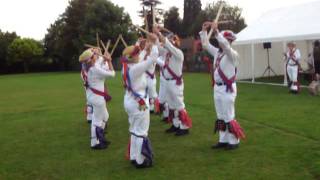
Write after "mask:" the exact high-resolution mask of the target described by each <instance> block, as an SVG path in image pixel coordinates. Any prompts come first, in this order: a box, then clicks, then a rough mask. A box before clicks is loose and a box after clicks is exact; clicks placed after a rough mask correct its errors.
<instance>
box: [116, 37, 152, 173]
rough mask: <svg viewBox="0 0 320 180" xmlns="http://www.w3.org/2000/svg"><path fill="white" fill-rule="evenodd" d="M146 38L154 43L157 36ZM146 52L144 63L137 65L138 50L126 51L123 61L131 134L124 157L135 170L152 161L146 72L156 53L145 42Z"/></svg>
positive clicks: (129, 48)
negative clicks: (128, 159) (147, 53)
mask: <svg viewBox="0 0 320 180" xmlns="http://www.w3.org/2000/svg"><path fill="white" fill-rule="evenodd" d="M149 38H150V39H151V40H152V42H154V40H155V38H156V36H155V35H150V37H149ZM146 49H151V50H150V55H149V56H148V58H147V60H145V61H139V54H140V48H139V46H129V47H127V48H126V49H124V51H123V57H122V63H123V67H122V75H123V82H124V86H125V88H126V93H125V96H124V108H125V111H126V112H127V114H128V116H129V124H130V127H129V131H130V133H131V137H130V143H129V146H128V154H127V156H128V158H130V160H131V163H132V164H133V165H135V166H136V167H137V168H147V167H151V166H152V159H153V154H152V150H151V144H150V140H149V139H148V131H149V124H150V113H149V110H148V108H149V103H148V94H147V78H146V73H145V72H146V71H147V69H149V68H150V67H151V66H152V65H153V64H154V63H155V62H156V60H157V57H158V50H157V48H156V46H154V45H153V44H152V43H151V42H147V44H146Z"/></svg>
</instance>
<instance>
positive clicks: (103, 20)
mask: <svg viewBox="0 0 320 180" xmlns="http://www.w3.org/2000/svg"><path fill="white" fill-rule="evenodd" d="M131 24H132V23H131V19H130V17H129V15H128V14H127V13H124V10H123V8H120V7H119V6H116V5H114V4H113V3H112V2H110V1H109V0H72V1H70V2H69V6H68V7H67V9H66V11H65V12H64V13H63V14H62V15H60V17H59V18H58V19H57V20H56V21H55V22H54V23H53V24H52V25H51V26H50V28H49V29H48V33H47V34H46V36H45V39H44V43H45V48H46V55H47V56H48V57H49V58H51V59H52V60H53V62H55V63H56V64H59V65H60V68H61V69H62V70H71V69H76V68H78V66H79V63H78V56H79V54H80V53H81V52H82V51H83V50H84V48H85V47H84V44H85V43H88V44H93V45H95V44H96V33H99V35H100V37H101V39H102V40H103V41H105V42H106V41H107V40H108V39H111V40H113V43H115V40H116V38H117V37H118V35H119V34H122V35H123V37H124V38H125V39H126V40H127V41H128V43H132V42H133V40H134V39H135V37H136V34H135V32H134V31H132V29H131V28H130V25H131ZM118 54H119V52H118ZM116 55H117V54H116Z"/></svg>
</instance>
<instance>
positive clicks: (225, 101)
mask: <svg viewBox="0 0 320 180" xmlns="http://www.w3.org/2000/svg"><path fill="white" fill-rule="evenodd" d="M232 87H233V90H234V91H233V93H231V92H226V86H225V85H222V86H218V85H215V86H214V105H215V108H216V113H217V117H218V119H220V120H223V121H224V122H225V123H229V122H230V121H232V120H234V119H235V109H234V104H235V100H236V96H237V85H236V83H233V85H232ZM219 142H221V143H229V144H238V143H239V142H240V140H239V139H238V138H236V137H235V136H234V135H233V134H232V133H230V132H229V131H228V129H227V130H226V131H219Z"/></svg>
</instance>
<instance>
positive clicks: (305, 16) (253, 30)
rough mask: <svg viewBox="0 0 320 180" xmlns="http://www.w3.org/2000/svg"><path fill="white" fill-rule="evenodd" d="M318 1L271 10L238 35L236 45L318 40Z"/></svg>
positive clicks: (319, 23) (319, 27) (319, 32)
mask: <svg viewBox="0 0 320 180" xmlns="http://www.w3.org/2000/svg"><path fill="white" fill-rule="evenodd" d="M319 10H320V0H318V1H314V2H311V3H306V4H301V5H297V6H291V7H286V8H280V9H275V10H271V11H269V12H267V13H265V14H263V15H262V16H261V17H260V18H259V19H258V20H257V21H255V22H254V23H253V24H251V25H249V26H248V27H246V28H245V29H244V30H242V31H241V32H240V33H238V39H237V41H236V42H235V44H236V45H240V44H257V43H263V42H281V41H292V40H294V41H298V40H314V39H320V22H319V21H320V13H319Z"/></svg>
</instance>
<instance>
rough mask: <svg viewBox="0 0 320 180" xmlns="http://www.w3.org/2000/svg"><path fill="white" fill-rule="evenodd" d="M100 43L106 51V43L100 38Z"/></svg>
mask: <svg viewBox="0 0 320 180" xmlns="http://www.w3.org/2000/svg"><path fill="white" fill-rule="evenodd" d="M100 44H101V45H102V48H103V50H104V51H106V46H105V45H104V43H103V41H102V40H100Z"/></svg>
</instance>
